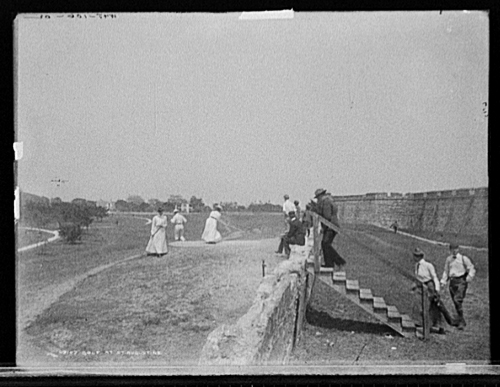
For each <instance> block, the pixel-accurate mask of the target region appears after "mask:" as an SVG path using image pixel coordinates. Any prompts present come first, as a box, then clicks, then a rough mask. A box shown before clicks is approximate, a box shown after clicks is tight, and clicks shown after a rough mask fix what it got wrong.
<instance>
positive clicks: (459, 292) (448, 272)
mask: <svg viewBox="0 0 500 387" xmlns="http://www.w3.org/2000/svg"><path fill="white" fill-rule="evenodd" d="M459 251H460V248H459V246H458V244H457V243H455V242H452V243H450V252H451V255H449V256H448V257H447V258H446V262H445V263H444V271H443V276H442V277H441V285H442V286H443V288H444V287H445V286H446V284H447V283H448V281H449V282H450V285H449V290H450V296H451V299H452V301H453V304H454V305H455V310H456V311H457V315H458V326H457V328H458V329H459V330H463V329H464V328H465V326H466V325H467V324H466V322H465V319H464V312H463V307H462V303H463V301H464V298H465V293H466V292H467V286H468V284H469V282H470V281H472V279H473V278H474V275H475V274H476V269H475V268H474V265H473V264H472V262H471V260H470V259H469V258H468V257H466V256H465V255H462V254H460V252H459Z"/></svg>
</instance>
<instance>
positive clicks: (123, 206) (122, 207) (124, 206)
mask: <svg viewBox="0 0 500 387" xmlns="http://www.w3.org/2000/svg"><path fill="white" fill-rule="evenodd" d="M115 208H116V211H130V204H129V203H128V202H126V201H125V200H122V199H120V200H117V201H116V203H115Z"/></svg>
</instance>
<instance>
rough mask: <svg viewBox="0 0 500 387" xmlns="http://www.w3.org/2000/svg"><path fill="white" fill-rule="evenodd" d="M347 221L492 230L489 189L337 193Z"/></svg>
mask: <svg viewBox="0 0 500 387" xmlns="http://www.w3.org/2000/svg"><path fill="white" fill-rule="evenodd" d="M334 198H335V202H336V204H337V206H338V208H339V218H340V221H341V222H343V223H368V224H374V225H377V226H381V227H389V226H390V225H391V224H392V223H393V222H394V221H397V222H398V225H399V227H400V228H402V229H407V230H410V231H432V232H446V233H453V234H457V233H460V234H469V235H486V234H487V233H488V188H487V187H484V188H473V189H457V190H448V191H432V192H418V193H407V194H404V195H403V194H400V193H385V192H384V193H368V194H365V195H350V196H334Z"/></svg>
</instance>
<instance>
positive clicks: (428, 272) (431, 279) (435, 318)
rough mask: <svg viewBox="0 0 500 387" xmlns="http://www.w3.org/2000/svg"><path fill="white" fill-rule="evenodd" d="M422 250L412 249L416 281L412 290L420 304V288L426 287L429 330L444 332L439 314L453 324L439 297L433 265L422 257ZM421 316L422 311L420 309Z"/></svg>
mask: <svg viewBox="0 0 500 387" xmlns="http://www.w3.org/2000/svg"><path fill="white" fill-rule="evenodd" d="M424 255H425V254H424V252H423V251H422V250H420V249H419V248H418V247H417V248H415V250H413V260H414V262H415V277H416V279H417V282H416V283H415V285H414V287H413V289H412V290H416V291H417V294H418V296H419V298H418V305H420V306H421V305H422V301H421V300H422V288H423V287H424V286H425V287H427V294H428V298H429V318H430V322H431V332H432V333H440V334H444V333H445V330H444V327H443V323H442V319H441V314H443V316H444V317H445V319H446V321H447V322H448V323H449V324H450V325H455V324H454V322H453V321H452V320H451V317H450V314H449V313H448V311H447V310H446V308H445V306H444V305H443V303H442V302H441V299H440V297H439V291H440V284H439V279H438V277H437V275H436V269H435V268H434V265H433V264H432V263H430V262H428V261H426V260H425V259H424ZM421 313H422V317H423V311H421Z"/></svg>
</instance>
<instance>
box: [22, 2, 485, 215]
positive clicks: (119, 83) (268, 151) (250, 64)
mask: <svg viewBox="0 0 500 387" xmlns="http://www.w3.org/2000/svg"><path fill="white" fill-rule="evenodd" d="M82 15H85V16H86V17H85V18H83V17H82V18H78V19H77V18H69V17H68V15H64V14H49V16H51V17H50V18H47V17H44V18H40V15H39V14H31V15H28V14H24V15H19V16H18V17H17V18H16V22H15V37H16V42H15V47H16V64H15V66H16V71H17V72H16V77H15V79H16V139H17V141H18V142H22V143H23V156H22V159H21V160H19V162H18V183H19V187H20V189H21V190H22V191H25V192H30V193H33V194H37V195H43V196H47V197H56V196H57V197H61V198H62V199H63V200H71V199H73V198H75V197H82V198H86V199H89V200H99V199H103V200H113V201H115V200H118V199H126V198H127V197H128V196H129V195H140V196H141V197H143V198H144V199H145V200H148V199H151V198H156V199H160V200H167V199H168V197H169V196H170V195H182V196H184V197H185V198H187V199H189V198H190V197H191V196H193V195H194V196H197V197H201V198H202V199H204V201H205V203H207V204H211V203H215V202H224V201H236V202H238V203H240V204H244V205H248V204H250V203H251V202H258V201H262V202H267V201H270V202H272V203H281V202H282V200H283V195H284V194H285V193H286V194H289V195H290V197H291V199H292V200H295V199H297V200H300V201H301V202H307V201H309V200H310V198H312V197H313V196H314V191H315V190H316V189H317V188H325V189H327V190H328V191H329V192H331V193H332V194H334V195H350V194H364V193H368V192H400V193H405V192H422V191H433V190H447V189H457V188H472V187H485V186H488V168H487V157H488V153H487V146H488V121H487V120H488V118H487V114H486V112H487V108H488V106H487V104H488V74H489V67H488V62H489V21H488V15H487V13H485V12H479V11H471V12H463V11H443V12H442V14H440V13H439V12H438V11H428V12H352V13H349V12H341V13H336V12H331V13H328V12H324V13H297V12H296V13H295V14H294V17H293V19H280V20H239V16H240V14H238V13H228V14H203V13H198V14H181V13H179V14H175V13H130V14H126V13H124V14H121V13H118V14H114V15H115V16H116V17H114V18H106V19H100V18H98V17H91V16H95V14H82ZM56 179H62V180H67V181H66V182H64V183H60V184H59V186H58V185H57V184H56V183H54V182H52V180H56Z"/></svg>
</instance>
